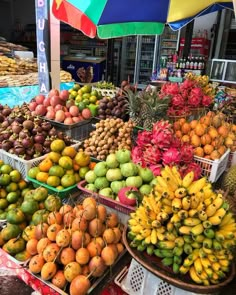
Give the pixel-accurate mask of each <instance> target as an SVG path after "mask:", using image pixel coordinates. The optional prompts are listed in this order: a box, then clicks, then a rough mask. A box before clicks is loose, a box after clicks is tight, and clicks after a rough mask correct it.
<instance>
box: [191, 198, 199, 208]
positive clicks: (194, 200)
mask: <svg viewBox="0 0 236 295" xmlns="http://www.w3.org/2000/svg"><path fill="white" fill-rule="evenodd" d="M199 203H200V200H199V199H198V198H197V197H196V196H194V195H193V196H191V197H190V208H191V209H196V210H197V207H198V205H199ZM197 211H198V210H197Z"/></svg>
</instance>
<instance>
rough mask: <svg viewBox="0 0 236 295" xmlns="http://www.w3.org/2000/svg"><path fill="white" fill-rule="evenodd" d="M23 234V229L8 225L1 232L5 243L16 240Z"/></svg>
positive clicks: (15, 225)
mask: <svg viewBox="0 0 236 295" xmlns="http://www.w3.org/2000/svg"><path fill="white" fill-rule="evenodd" d="M21 232H22V230H21V228H20V227H19V225H17V224H11V223H8V224H7V226H6V227H4V228H3V229H2V231H1V236H2V238H3V240H4V241H9V240H10V239H13V238H16V237H17V236H18V235H19V234H20V233H21Z"/></svg>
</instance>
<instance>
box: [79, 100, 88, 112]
mask: <svg viewBox="0 0 236 295" xmlns="http://www.w3.org/2000/svg"><path fill="white" fill-rule="evenodd" d="M78 108H79V110H80V111H83V109H85V108H86V104H85V103H84V101H81V102H80V103H78Z"/></svg>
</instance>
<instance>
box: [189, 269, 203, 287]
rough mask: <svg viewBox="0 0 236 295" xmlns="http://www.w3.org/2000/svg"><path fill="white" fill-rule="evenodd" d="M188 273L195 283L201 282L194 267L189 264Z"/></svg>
mask: <svg viewBox="0 0 236 295" xmlns="http://www.w3.org/2000/svg"><path fill="white" fill-rule="evenodd" d="M189 274H190V277H191V279H192V280H193V281H194V282H195V283H196V284H202V280H201V279H200V278H199V276H198V275H197V273H196V271H195V267H194V266H191V267H190V269H189Z"/></svg>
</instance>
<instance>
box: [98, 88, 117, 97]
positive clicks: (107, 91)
mask: <svg viewBox="0 0 236 295" xmlns="http://www.w3.org/2000/svg"><path fill="white" fill-rule="evenodd" d="M92 90H93V91H94V90H97V92H100V93H101V95H102V96H109V97H114V96H116V94H117V93H118V92H119V90H120V88H118V87H116V88H115V89H106V88H104V89H103V88H97V87H96V86H92Z"/></svg>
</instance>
